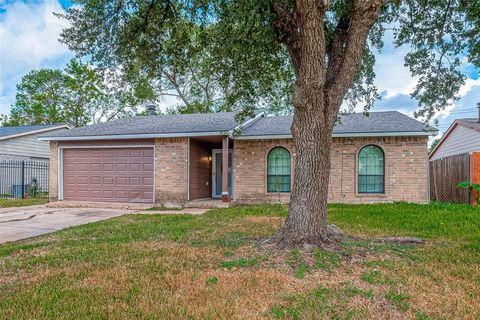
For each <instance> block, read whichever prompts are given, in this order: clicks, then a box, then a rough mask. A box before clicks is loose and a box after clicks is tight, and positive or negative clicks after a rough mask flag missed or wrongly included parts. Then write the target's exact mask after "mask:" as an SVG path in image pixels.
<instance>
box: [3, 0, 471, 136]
mask: <svg viewBox="0 0 480 320" xmlns="http://www.w3.org/2000/svg"><path fill="white" fill-rule="evenodd" d="M70 5H71V2H70V1H69V0H0V114H8V113H9V110H10V106H11V105H12V103H13V102H14V101H15V88H16V85H17V84H18V83H19V82H20V81H21V78H22V76H24V75H25V74H27V73H28V72H29V71H31V70H32V69H39V68H63V67H64V66H65V65H66V63H67V62H68V61H69V60H70V59H71V58H72V57H73V53H72V52H70V51H69V50H68V48H67V47H66V46H65V45H63V44H61V43H60V42H58V37H59V35H60V32H61V30H62V29H63V28H65V27H66V26H68V23H67V22H66V21H64V20H61V19H59V18H57V17H55V16H54V15H53V12H61V11H62V10H64V9H63V8H68V7H69V6H70ZM391 39H392V34H388V33H387V34H386V37H385V47H384V48H383V49H382V51H381V53H378V54H376V59H377V62H376V67H375V71H376V74H377V78H376V85H377V87H378V88H379V91H380V92H381V96H382V99H381V100H379V101H378V102H377V103H376V105H375V107H374V108H373V109H372V110H371V111H386V110H398V111H400V112H403V113H405V114H408V115H412V114H413V112H414V111H415V110H416V108H417V104H416V102H415V101H414V100H412V99H411V98H410V95H409V94H410V93H411V92H412V89H413V87H414V86H415V79H414V78H412V77H411V76H410V73H409V71H408V70H407V68H405V67H404V65H403V57H404V56H405V54H406V53H407V52H408V48H405V47H401V48H394V47H393V45H392V44H391V43H392V42H391ZM463 71H464V72H465V74H466V75H467V81H466V83H465V85H464V86H463V87H462V88H461V90H460V100H458V101H455V103H454V105H453V106H452V107H451V108H449V109H448V110H444V111H443V112H441V113H440V114H439V116H438V117H439V125H438V128H439V129H440V131H441V132H444V131H446V130H447V129H448V126H449V125H450V124H451V123H452V121H453V120H454V119H455V118H468V117H476V115H477V111H476V105H477V103H478V102H480V70H478V69H476V68H474V67H473V66H471V65H468V64H466V65H465V66H464V67H463ZM176 103H178V101H175V100H174V99H172V98H171V99H168V100H165V101H163V103H162V105H161V106H160V108H161V109H163V110H165V109H166V108H167V107H168V106H171V105H173V104H176Z"/></svg>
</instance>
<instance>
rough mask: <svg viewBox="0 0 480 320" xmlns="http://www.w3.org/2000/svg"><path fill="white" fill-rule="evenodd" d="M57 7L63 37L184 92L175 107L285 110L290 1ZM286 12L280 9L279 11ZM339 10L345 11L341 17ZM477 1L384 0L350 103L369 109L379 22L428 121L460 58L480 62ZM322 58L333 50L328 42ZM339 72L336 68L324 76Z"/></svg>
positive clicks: (337, 3) (332, 15)
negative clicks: (390, 35) (403, 50)
mask: <svg viewBox="0 0 480 320" xmlns="http://www.w3.org/2000/svg"><path fill="white" fill-rule="evenodd" d="M76 4H77V5H76V6H74V7H72V9H69V10H68V12H67V13H66V14H65V15H63V17H64V18H66V19H68V20H69V21H70V23H71V27H70V28H67V29H65V30H64V32H63V33H62V36H61V39H62V41H63V42H65V43H66V44H68V46H69V47H70V49H72V50H73V51H75V52H76V53H78V54H79V55H81V56H88V57H89V58H91V60H92V62H93V63H95V64H98V65H99V66H103V67H105V66H108V67H110V68H112V67H115V68H116V67H119V66H121V67H122V69H123V70H125V73H129V72H130V71H132V70H134V73H139V74H142V75H143V76H145V77H147V78H149V79H150V80H151V82H152V83H154V84H155V86H156V87H155V92H156V94H157V95H163V96H164V95H174V96H176V97H178V98H180V99H181V100H182V105H183V106H182V107H181V108H179V110H178V111H179V112H212V111H221V110H233V109H243V110H244V111H247V112H251V110H253V109H258V108H263V109H267V110H270V112H273V113H285V112H289V111H291V96H292V85H293V82H294V80H295V77H294V72H293V68H292V63H291V59H290V56H289V53H288V52H287V50H286V48H285V47H284V46H283V44H282V42H283V41H279V40H280V39H282V37H284V36H285V35H283V36H282V35H280V34H279V33H278V32H279V31H281V30H279V29H278V18H279V17H278V12H277V13H276V12H275V10H273V11H272V6H273V7H274V6H277V7H281V8H283V9H285V10H284V11H285V12H286V13H289V14H292V19H294V18H295V17H294V15H293V12H294V10H295V3H294V2H293V1H289V0H281V1H275V0H255V1H253V0H237V1H234V0H202V1H199V0H197V1H187V0H141V1H135V0H126V1H108V0H78V1H76ZM353 4H354V1H353V0H331V1H330V7H328V9H327V12H326V14H325V21H324V25H325V28H324V29H325V39H326V44H325V46H326V47H327V48H328V47H329V46H330V45H331V41H332V39H333V35H334V34H335V32H336V28H337V27H338V25H339V22H340V21H345V23H346V27H347V29H346V30H348V28H349V26H350V25H349V20H350V18H351V17H352V14H353V8H354V5H353ZM277 11H278V10H277ZM282 12H283V11H282ZM342 19H343V20H342ZM479 26H480V3H479V2H478V1H465V0H404V1H384V4H383V6H382V8H381V10H380V15H379V17H378V19H377V21H376V23H375V24H374V25H373V27H372V28H371V29H370V32H369V41H368V45H367V46H366V47H365V49H364V50H365V53H364V55H363V59H362V64H361V66H360V67H359V68H358V70H357V74H356V76H355V77H354V81H353V83H352V85H351V87H350V90H349V91H348V93H347V95H346V96H345V100H346V102H347V105H348V106H349V107H353V106H356V105H358V104H361V105H363V106H364V108H365V110H368V109H369V108H371V107H372V106H373V104H374V102H375V100H376V99H378V98H379V95H378V93H377V89H376V88H375V86H374V84H373V79H374V77H375V73H374V63H375V60H374V55H373V51H374V50H375V49H380V48H381V47H382V46H383V42H382V40H383V34H384V30H385V28H386V27H388V28H391V29H393V30H394V33H395V45H397V46H401V45H407V46H409V47H410V53H409V54H408V55H407V56H406V57H405V64H406V66H407V67H408V68H409V69H410V71H411V73H412V76H414V77H416V78H418V83H417V86H416V88H415V91H414V92H412V97H413V98H415V99H416V100H417V101H418V104H419V107H420V109H419V111H418V112H417V113H416V115H417V116H419V117H421V118H423V119H424V120H426V121H428V120H430V119H431V118H432V117H433V116H434V114H435V112H437V111H439V110H442V109H443V108H445V107H446V106H447V105H448V104H450V103H451V102H452V101H454V99H455V98H456V93H457V92H458V89H459V87H460V86H461V85H462V84H463V81H464V79H465V77H464V75H463V74H462V69H461V68H462V65H463V64H465V62H466V61H468V62H469V63H471V64H473V65H475V66H480V45H479V43H480V38H479V37H480V36H479V34H480V28H479ZM326 52H327V53H326V57H325V61H326V62H327V61H329V60H330V59H332V58H334V57H332V56H330V55H329V51H328V50H326ZM330 76H331V77H333V78H334V77H336V76H337V75H336V74H332V75H330Z"/></svg>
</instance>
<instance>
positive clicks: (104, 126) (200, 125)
mask: <svg viewBox="0 0 480 320" xmlns="http://www.w3.org/2000/svg"><path fill="white" fill-rule="evenodd" d="M236 126H238V123H237V121H236V120H235V113H234V112H219V113H198V114H178V115H157V116H137V117H131V118H125V119H118V120H113V121H108V122H104V123H99V124H95V125H91V126H86V127H80V128H75V129H71V130H68V131H65V132H59V133H52V134H51V135H45V137H88V136H103V135H105V136H114V135H135V134H175V133H201V132H223V131H229V130H232V129H234V128H235V127H236Z"/></svg>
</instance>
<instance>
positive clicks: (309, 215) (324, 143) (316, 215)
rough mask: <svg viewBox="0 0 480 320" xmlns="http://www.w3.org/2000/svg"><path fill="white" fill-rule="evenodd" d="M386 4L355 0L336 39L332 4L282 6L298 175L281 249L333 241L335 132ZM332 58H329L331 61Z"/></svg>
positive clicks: (299, 1) (311, 0) (308, 0)
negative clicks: (328, 20)
mask: <svg viewBox="0 0 480 320" xmlns="http://www.w3.org/2000/svg"><path fill="white" fill-rule="evenodd" d="M381 5H382V0H369V1H361V0H353V2H352V7H351V12H349V13H348V14H347V15H345V16H342V17H341V19H339V22H338V24H337V26H336V28H335V31H334V34H333V36H332V37H325V29H324V25H325V24H324V20H325V19H324V18H325V14H326V11H327V10H328V8H329V6H330V1H328V0H323V1H318V0H296V1H295V11H294V12H293V13H292V12H291V11H289V9H288V8H285V7H282V6H281V5H280V4H278V3H277V2H275V3H273V4H272V10H273V12H274V13H275V14H276V15H277V19H278V21H277V25H276V28H277V31H278V37H279V40H280V41H282V42H283V43H284V44H285V45H286V47H287V49H288V52H289V55H290V58H291V61H292V65H293V67H294V70H295V78H296V81H295V88H294V95H293V106H294V110H295V112H294V117H293V124H292V136H293V141H294V143H295V152H296V160H295V172H294V179H293V190H292V193H291V196H290V206H289V208H288V217H287V220H286V222H285V225H284V226H283V228H282V230H280V232H279V234H278V235H277V236H276V237H275V241H276V242H277V244H279V245H281V246H298V245H302V244H311V245H321V244H324V243H326V242H329V240H330V237H329V232H328V228H327V198H328V183H329V178H330V148H331V144H332V131H333V127H334V124H335V120H336V116H337V113H338V110H339V108H340V105H341V104H342V101H343V98H344V97H345V94H346V93H347V91H348V89H349V88H350V86H351V85H352V82H353V80H354V77H355V75H356V73H357V71H358V67H359V65H360V62H361V59H362V55H363V49H364V47H365V43H366V41H367V36H368V33H369V30H370V28H371V27H372V25H373V24H374V22H375V21H376V20H377V18H378V13H379V10H380V7H381ZM327 57H328V58H327Z"/></svg>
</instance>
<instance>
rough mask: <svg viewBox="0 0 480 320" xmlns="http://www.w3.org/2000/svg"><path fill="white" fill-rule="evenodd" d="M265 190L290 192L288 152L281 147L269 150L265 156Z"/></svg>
mask: <svg viewBox="0 0 480 320" xmlns="http://www.w3.org/2000/svg"><path fill="white" fill-rule="evenodd" d="M267 172H268V177H267V191H268V192H290V152H288V150H287V149H285V148H282V147H276V148H273V149H272V150H270V152H269V154H268V158H267Z"/></svg>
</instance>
